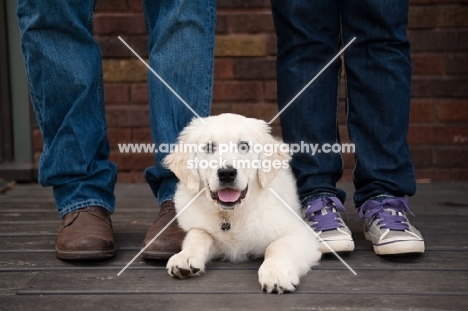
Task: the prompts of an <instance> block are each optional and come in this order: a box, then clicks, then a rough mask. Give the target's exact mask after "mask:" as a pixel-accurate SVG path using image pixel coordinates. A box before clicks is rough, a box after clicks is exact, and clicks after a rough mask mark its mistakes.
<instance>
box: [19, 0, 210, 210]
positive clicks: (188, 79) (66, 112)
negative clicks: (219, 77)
mask: <svg viewBox="0 0 468 311" xmlns="http://www.w3.org/2000/svg"><path fill="white" fill-rule="evenodd" d="M94 5H95V1H94V0H88V1H65V0H58V1H45V0H19V1H18V11H17V12H18V17H19V24H20V30H21V45H22V50H23V56H24V60H25V64H26V71H27V75H28V80H29V86H30V93H31V98H32V102H33V106H34V110H35V113H36V117H37V121H38V124H39V127H40V129H41V132H42V135H43V140H44V147H43V152H42V155H41V158H40V162H39V181H40V183H41V184H42V185H43V186H53V189H54V196H55V200H56V204H57V207H58V210H59V214H60V216H61V217H63V216H64V215H65V214H66V213H69V212H71V211H74V210H76V209H79V208H83V207H87V206H101V207H104V208H106V209H107V210H108V211H109V212H111V213H112V212H113V211H114V205H115V197H114V193H113V192H114V185H115V182H116V174H117V168H116V165H115V164H114V163H112V162H110V161H109V160H108V156H109V143H108V139H107V133H106V132H107V130H106V120H105V113H104V101H103V81H102V56H101V52H100V49H99V46H98V44H97V42H96V41H95V40H94V38H93V33H92V18H93V9H94ZM144 11H145V17H146V25H147V28H148V33H149V55H150V56H149V59H150V66H151V67H152V68H153V69H154V70H155V71H156V72H158V74H159V75H161V76H162V77H163V79H165V80H166V82H167V83H168V84H169V85H171V87H172V88H173V89H174V90H175V91H176V92H178V94H179V95H180V96H181V97H182V98H184V99H185V101H186V102H187V103H189V104H190V105H191V106H192V108H193V109H194V110H195V111H197V113H198V114H199V115H201V116H206V115H208V114H209V110H210V103H211V93H212V84H213V74H212V72H213V50H214V30H215V22H216V21H215V20H216V9H215V1H214V0H209V1H203V0H198V1H194V0H190V1H189V0H180V1H150V0H147V1H144ZM148 85H149V97H150V113H151V129H152V135H153V138H154V142H155V143H156V144H162V143H174V142H175V141H176V138H177V135H178V133H179V132H180V130H181V129H182V128H183V127H184V126H185V125H186V124H187V123H188V122H189V121H190V120H191V119H192V117H193V114H192V112H190V110H188V109H187V107H185V106H184V105H183V104H182V103H181V102H180V101H179V100H178V99H177V98H176V97H175V96H174V95H173V94H172V93H171V92H170V91H169V90H168V89H167V88H166V87H165V86H164V85H163V84H162V83H161V82H160V81H159V80H157V79H156V78H155V77H154V76H153V74H152V73H149V74H148ZM163 156H164V154H157V155H156V165H155V166H154V167H151V168H148V169H147V170H146V178H147V180H148V182H149V184H150V186H151V189H152V190H153V192H154V194H155V195H156V196H157V198H158V200H159V202H160V203H162V202H164V201H166V200H170V199H172V197H173V195H174V190H175V184H176V183H177V179H176V177H175V176H174V175H173V174H172V173H171V172H170V171H169V170H167V169H165V168H163V167H162V166H161V158H162V157H163Z"/></svg>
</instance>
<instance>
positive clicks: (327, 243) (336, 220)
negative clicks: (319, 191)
mask: <svg viewBox="0 0 468 311" xmlns="http://www.w3.org/2000/svg"><path fill="white" fill-rule="evenodd" d="M344 211H345V208H344V206H343V204H342V203H341V201H340V200H339V199H338V198H336V197H324V198H318V199H315V200H308V201H307V203H306V205H305V208H304V219H305V221H307V222H308V224H309V225H310V226H311V227H312V229H314V231H315V232H316V233H317V235H318V236H319V237H320V238H321V239H319V242H320V244H319V249H320V251H321V252H322V254H326V253H331V252H332V251H331V249H333V250H334V251H335V252H352V251H353V250H354V241H353V238H352V236H351V230H349V228H348V226H346V224H345V223H344V221H343V219H342V218H341V216H340V213H339V212H344ZM330 248H331V249H330Z"/></svg>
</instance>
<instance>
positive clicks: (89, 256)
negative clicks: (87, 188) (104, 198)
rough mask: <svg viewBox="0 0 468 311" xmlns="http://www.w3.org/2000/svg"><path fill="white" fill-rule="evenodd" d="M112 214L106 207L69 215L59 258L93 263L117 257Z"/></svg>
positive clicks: (57, 251) (58, 243)
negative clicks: (91, 261)
mask: <svg viewBox="0 0 468 311" xmlns="http://www.w3.org/2000/svg"><path fill="white" fill-rule="evenodd" d="M115 250H116V245H115V241H114V236H113V233H112V222H111V219H110V213H109V212H108V211H107V210H106V209H105V208H102V207H98V206H93V207H87V208H82V209H79V210H76V211H73V212H70V213H68V214H66V215H65V217H64V218H63V224H62V226H61V227H60V229H59V232H58V236H57V240H56V243H55V255H56V256H57V257H58V258H60V259H65V260H93V259H103V258H109V257H112V256H114V255H115Z"/></svg>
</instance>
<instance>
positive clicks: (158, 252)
mask: <svg viewBox="0 0 468 311" xmlns="http://www.w3.org/2000/svg"><path fill="white" fill-rule="evenodd" d="M176 214H177V213H176V211H175V206H174V202H172V201H166V202H164V203H163V204H161V209H160V210H159V214H158V217H157V218H156V220H155V221H154V222H153V224H152V225H151V227H150V228H149V229H148V232H147V233H146V238H145V240H144V241H143V244H144V245H145V246H146V245H147V244H148V243H149V242H150V241H151V240H152V239H153V238H154V237H155V236H156V235H157V234H158V233H159V232H161V230H162V229H163V228H164V227H165V226H166V225H167V224H168V223H169V221H171V219H172V218H174V217H175V215H176ZM184 237H185V232H184V231H183V230H182V229H181V228H180V227H179V225H178V224H177V220H175V221H174V222H173V223H172V224H171V225H170V226H169V227H167V228H166V230H164V231H163V232H162V233H161V235H159V236H158V238H157V239H156V240H154V241H153V243H151V245H150V246H148V248H147V249H146V250H145V251H144V252H143V258H145V259H154V260H167V259H169V258H171V256H172V255H174V254H177V253H178V252H180V250H181V249H182V241H183V240H184Z"/></svg>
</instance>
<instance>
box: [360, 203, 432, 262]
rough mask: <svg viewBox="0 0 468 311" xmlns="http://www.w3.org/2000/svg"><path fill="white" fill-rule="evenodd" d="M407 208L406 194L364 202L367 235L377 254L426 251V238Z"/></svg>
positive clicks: (365, 232) (361, 211)
mask: <svg viewBox="0 0 468 311" xmlns="http://www.w3.org/2000/svg"><path fill="white" fill-rule="evenodd" d="M406 212H410V210H409V206H408V199H407V198H395V197H388V198H386V199H384V200H382V202H379V201H376V200H368V201H366V202H365V203H364V204H363V205H362V206H361V208H360V210H359V217H361V219H363V220H364V236H365V238H366V240H368V241H371V242H372V245H373V247H374V252H375V253H376V254H377V255H396V254H410V253H424V239H423V237H422V235H421V233H420V232H419V231H418V230H417V229H416V228H415V227H413V226H412V225H411V224H410V223H409V221H408V218H406V214H405V213H406ZM410 213H411V212H410Z"/></svg>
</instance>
